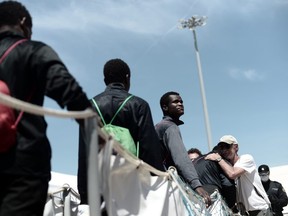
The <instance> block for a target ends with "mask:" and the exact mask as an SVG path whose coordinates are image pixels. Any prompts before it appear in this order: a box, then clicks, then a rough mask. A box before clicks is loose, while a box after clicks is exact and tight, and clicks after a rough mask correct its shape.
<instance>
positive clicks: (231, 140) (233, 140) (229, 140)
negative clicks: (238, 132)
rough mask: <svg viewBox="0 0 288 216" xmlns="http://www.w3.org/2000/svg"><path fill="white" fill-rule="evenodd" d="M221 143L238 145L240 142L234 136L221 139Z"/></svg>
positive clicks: (225, 136)
mask: <svg viewBox="0 0 288 216" xmlns="http://www.w3.org/2000/svg"><path fill="white" fill-rule="evenodd" d="M220 142H225V143H227V144H230V145H232V144H238V141H237V140H236V138H235V137H233V136H232V135H224V136H222V137H221V138H220Z"/></svg>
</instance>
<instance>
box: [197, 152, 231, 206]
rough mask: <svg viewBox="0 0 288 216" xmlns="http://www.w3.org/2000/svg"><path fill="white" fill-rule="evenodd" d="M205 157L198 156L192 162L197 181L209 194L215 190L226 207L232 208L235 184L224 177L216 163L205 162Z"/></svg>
mask: <svg viewBox="0 0 288 216" xmlns="http://www.w3.org/2000/svg"><path fill="white" fill-rule="evenodd" d="M206 156H207V155H203V156H200V157H198V158H197V159H195V160H194V161H193V163H194V166H195V169H196V171H197V173H198V176H199V180H200V182H201V183H202V185H203V188H204V189H205V190H206V191H207V192H208V193H209V194H212V193H213V192H214V191H215V190H216V189H217V190H218V191H219V193H220V194H221V195H222V196H223V198H224V200H225V201H226V203H227V205H228V207H229V208H232V207H233V206H234V205H235V203H236V187H235V182H234V180H232V179H229V178H227V177H226V175H225V174H224V172H223V170H222V169H221V167H220V166H219V165H218V164H217V162H215V161H210V160H205V157H206Z"/></svg>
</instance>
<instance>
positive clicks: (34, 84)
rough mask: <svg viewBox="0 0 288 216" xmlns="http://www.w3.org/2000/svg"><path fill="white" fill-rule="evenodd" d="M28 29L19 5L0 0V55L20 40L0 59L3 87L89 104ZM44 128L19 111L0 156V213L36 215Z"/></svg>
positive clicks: (46, 152)
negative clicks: (13, 135) (11, 143)
mask: <svg viewBox="0 0 288 216" xmlns="http://www.w3.org/2000/svg"><path fill="white" fill-rule="evenodd" d="M31 30H32V18H31V16H30V14H29V12H28V11H27V9H26V8H25V7H24V6H23V5H22V4H21V3H18V2H16V1H4V2H1V3H0V56H3V54H4V52H5V51H7V50H8V49H9V47H12V45H13V44H15V43H16V42H17V41H20V40H22V39H25V41H23V42H22V43H20V44H18V45H17V46H16V47H14V48H13V49H12V50H11V51H10V53H9V54H8V55H7V56H6V57H5V59H4V60H3V61H2V62H1V63H0V79H1V80H3V81H4V82H5V83H6V84H7V85H8V87H9V89H10V92H11V95H12V96H13V97H15V98H17V99H20V100H23V101H28V102H29V103H32V104H35V105H39V106H43V103H44V97H45V96H48V97H50V98H51V99H53V100H55V101H56V102H57V103H58V104H59V105H60V106H61V107H62V108H64V107H66V108H67V109H68V110H75V111H76V110H84V109H86V108H87V107H90V103H89V100H88V98H87V96H86V94H85V93H84V92H83V91H82V88H81V87H80V86H79V85H78V83H77V82H76V80H75V79H74V77H73V76H72V75H71V74H70V73H69V72H68V71H67V68H66V67H65V65H64V64H63V63H62V61H61V60H60V59H59V57H58V55H57V54H56V53H55V51H54V50H53V49H52V48H50V47H49V46H47V45H46V44H44V43H42V42H36V41H32V40H30V38H31ZM16 114H17V115H18V114H19V111H16ZM46 129H47V123H46V121H45V118H44V117H42V116H39V115H33V114H28V113H24V114H23V116H22V118H21V120H20V122H19V124H18V126H17V140H16V143H15V145H14V146H13V147H12V148H11V149H9V150H8V151H7V152H5V153H1V154H0V185H1V188H0V215H1V216H2V215H16V214H17V215H18V214H19V215H41V213H42V211H43V209H44V205H45V202H46V197H47V188H48V181H49V180H50V171H51V167H50V160H51V147H50V144H49V141H48V138H47V135H46ZM24 191H25V192H24ZM28 191H30V192H28ZM28 200H29V202H27V201H28Z"/></svg>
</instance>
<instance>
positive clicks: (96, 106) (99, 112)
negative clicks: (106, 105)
mask: <svg viewBox="0 0 288 216" xmlns="http://www.w3.org/2000/svg"><path fill="white" fill-rule="evenodd" d="M92 102H93V104H94V106H95V108H96V110H97V112H98V114H99V116H100V118H101V120H102V122H103V124H104V125H106V122H105V120H104V118H103V115H102V113H101V111H100V109H99V106H98V105H97V103H96V101H95V100H94V98H92Z"/></svg>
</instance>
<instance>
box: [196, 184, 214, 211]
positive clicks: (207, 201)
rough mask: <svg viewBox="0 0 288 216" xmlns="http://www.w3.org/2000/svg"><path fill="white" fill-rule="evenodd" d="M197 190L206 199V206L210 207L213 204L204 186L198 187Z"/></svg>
mask: <svg viewBox="0 0 288 216" xmlns="http://www.w3.org/2000/svg"><path fill="white" fill-rule="evenodd" d="M195 191H196V192H197V193H198V194H199V195H200V196H201V197H203V199H204V203H205V204H206V207H209V206H210V205H211V198H210V196H209V194H208V193H207V191H206V190H204V188H203V187H197V188H196V189H195Z"/></svg>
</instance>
